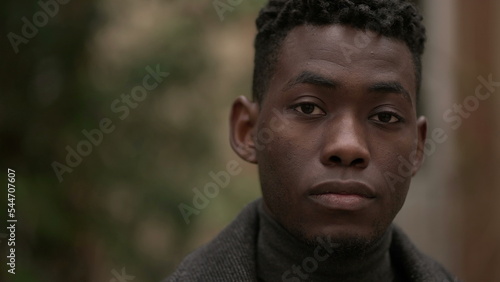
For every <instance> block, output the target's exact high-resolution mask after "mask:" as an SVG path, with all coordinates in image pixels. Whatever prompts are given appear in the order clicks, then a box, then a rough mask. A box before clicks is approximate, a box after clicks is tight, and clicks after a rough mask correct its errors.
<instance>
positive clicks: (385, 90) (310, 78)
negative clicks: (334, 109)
mask: <svg viewBox="0 0 500 282" xmlns="http://www.w3.org/2000/svg"><path fill="white" fill-rule="evenodd" d="M298 84H311V85H317V86H321V87H326V88H331V89H335V88H338V87H339V85H340V84H339V83H338V82H337V81H335V80H333V79H329V78H326V77H324V76H322V75H320V74H317V73H314V72H311V71H303V72H301V73H300V74H299V75H298V76H296V77H295V78H293V79H291V80H290V81H289V82H288V83H287V84H286V85H285V87H284V88H283V91H286V90H289V89H290V88H292V87H294V86H295V85H298ZM368 91H369V92H375V93H381V94H389V93H395V94H401V95H402V97H403V98H404V99H405V100H407V101H408V102H410V104H412V105H413V101H412V99H411V95H410V92H408V90H406V89H405V88H404V87H403V85H401V83H399V82H397V81H383V82H376V83H374V84H372V85H370V86H369V87H368Z"/></svg>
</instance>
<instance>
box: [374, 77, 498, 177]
mask: <svg viewBox="0 0 500 282" xmlns="http://www.w3.org/2000/svg"><path fill="white" fill-rule="evenodd" d="M477 80H478V81H479V83H478V85H477V86H476V88H475V92H474V94H473V95H469V96H467V97H465V98H464V99H463V101H462V103H460V104H457V103H455V104H453V106H452V107H451V108H449V109H447V110H446V111H445V112H444V113H443V116H442V117H443V120H444V121H445V122H446V123H447V124H449V125H450V127H451V129H452V130H458V129H459V128H460V127H461V126H462V124H463V120H466V119H468V118H470V117H471V115H472V113H473V112H475V111H477V110H478V109H479V107H480V104H481V102H483V101H486V100H487V99H488V98H490V97H491V96H492V95H493V93H495V91H496V90H497V88H499V87H500V81H494V80H493V75H492V74H490V75H488V78H487V79H486V78H484V77H483V76H478V77H477ZM429 135H430V137H428V138H427V139H426V140H425V143H424V148H423V154H424V157H430V156H431V155H433V154H434V153H435V152H436V150H437V147H438V146H439V145H441V144H443V143H445V142H446V141H448V138H449V135H448V134H447V133H446V130H444V129H443V128H439V127H438V128H434V129H433V130H432V132H431V133H430V134H429ZM417 154H418V152H417V151H416V150H415V151H413V152H411V154H410V155H409V158H408V159H407V158H405V157H403V156H398V160H399V165H398V173H397V174H396V173H392V172H390V171H386V172H384V178H385V180H386V182H387V183H388V184H389V186H390V187H394V185H395V184H396V183H399V182H403V181H405V178H408V177H410V176H411V175H412V168H413V164H414V163H415V161H416V158H417Z"/></svg>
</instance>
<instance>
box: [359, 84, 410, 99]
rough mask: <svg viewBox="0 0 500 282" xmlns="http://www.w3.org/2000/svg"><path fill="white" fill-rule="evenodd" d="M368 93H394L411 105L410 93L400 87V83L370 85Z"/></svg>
mask: <svg viewBox="0 0 500 282" xmlns="http://www.w3.org/2000/svg"><path fill="white" fill-rule="evenodd" d="M368 90H369V91H370V92H376V93H396V94H401V95H402V96H403V98H404V99H406V100H407V101H408V102H410V103H411V104H412V105H413V101H412V100H411V96H410V93H409V92H408V91H407V90H406V89H405V88H404V87H403V85H401V83H399V82H397V81H389V82H377V83H375V84H372V85H370V87H369V88H368Z"/></svg>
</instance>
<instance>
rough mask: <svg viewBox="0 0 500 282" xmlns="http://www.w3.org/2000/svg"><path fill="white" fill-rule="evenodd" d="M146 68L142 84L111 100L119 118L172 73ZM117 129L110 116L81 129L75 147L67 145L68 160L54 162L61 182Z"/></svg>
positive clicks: (127, 113)
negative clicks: (88, 128) (106, 136)
mask: <svg viewBox="0 0 500 282" xmlns="http://www.w3.org/2000/svg"><path fill="white" fill-rule="evenodd" d="M145 69H146V72H147V73H148V74H147V75H146V76H144V78H143V80H142V84H141V85H138V86H135V87H134V88H132V90H131V91H130V94H121V96H120V98H117V99H115V100H113V101H112V102H111V104H110V110H111V112H113V113H114V114H116V115H117V118H118V119H119V120H124V119H126V118H127V117H128V116H129V115H130V112H131V110H132V109H135V108H137V107H138V106H139V103H140V102H142V101H144V100H145V99H146V98H147V96H148V94H149V91H152V90H154V89H156V88H157V87H158V86H159V85H160V84H161V83H162V82H163V81H164V80H165V78H167V77H168V76H169V75H170V73H168V72H163V71H161V70H160V65H156V68H155V69H153V68H152V67H151V66H147V67H146V68H145ZM115 129H116V125H115V124H114V123H113V120H112V119H111V118H109V117H105V118H102V119H101V120H100V122H99V125H98V127H97V128H94V129H90V130H87V129H83V130H82V131H81V133H82V135H83V139H82V140H80V141H79V142H78V143H77V144H76V146H75V147H74V148H73V147H71V146H69V145H68V146H66V147H65V149H66V151H67V154H66V158H65V161H66V162H65V163H60V162H57V161H54V162H52V169H53V170H54V173H55V174H56V176H57V179H58V180H59V183H61V182H62V181H63V175H64V174H65V173H71V172H73V170H74V169H75V168H76V167H77V166H79V165H80V164H81V163H82V161H83V158H85V157H87V156H89V155H90V154H91V153H92V151H93V149H94V147H97V146H99V145H100V144H101V143H102V141H103V139H104V136H105V134H110V133H112V132H113V131H114V130H115Z"/></svg>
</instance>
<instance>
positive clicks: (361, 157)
mask: <svg viewBox="0 0 500 282" xmlns="http://www.w3.org/2000/svg"><path fill="white" fill-rule="evenodd" d="M322 141H323V143H322V148H321V162H322V163H323V164H324V165H325V166H342V167H353V168H360V169H363V168H366V167H367V166H368V164H369V162H370V151H369V149H368V144H367V139H366V133H365V132H364V130H363V126H362V125H361V124H359V122H358V121H356V119H355V118H354V117H344V118H342V119H336V120H332V121H331V122H330V124H329V125H328V126H326V127H325V130H324V132H323V140H322Z"/></svg>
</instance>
